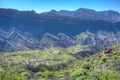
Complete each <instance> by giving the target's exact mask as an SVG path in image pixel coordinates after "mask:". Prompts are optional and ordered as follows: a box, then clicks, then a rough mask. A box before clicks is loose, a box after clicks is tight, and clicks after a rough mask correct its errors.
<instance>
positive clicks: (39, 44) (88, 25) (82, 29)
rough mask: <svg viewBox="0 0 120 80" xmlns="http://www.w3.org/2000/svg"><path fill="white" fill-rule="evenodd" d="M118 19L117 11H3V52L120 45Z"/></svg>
mask: <svg viewBox="0 0 120 80" xmlns="http://www.w3.org/2000/svg"><path fill="white" fill-rule="evenodd" d="M95 15H96V16H97V17H100V18H95ZM99 15H100V16H99ZM116 16H117V18H119V13H118V12H115V11H111V10H109V11H100V12H97V11H94V10H90V9H84V8H80V9H78V10H76V11H65V10H61V11H59V12H58V11H55V10H52V11H51V12H45V13H40V14H38V13H36V12H35V11H18V10H15V9H2V8H1V9H0V52H9V51H23V50H36V49H37V50H38V49H46V48H50V47H62V48H67V47H70V46H76V45H81V46H84V45H90V46H92V47H93V46H94V48H96V50H101V49H104V48H106V47H108V46H112V45H115V44H119V43H120V38H119V31H120V27H119V26H120V22H119V21H114V22H113V17H114V18H115V19H116V20H117V18H116ZM88 17H90V18H89V19H88ZM103 18H104V19H103Z"/></svg>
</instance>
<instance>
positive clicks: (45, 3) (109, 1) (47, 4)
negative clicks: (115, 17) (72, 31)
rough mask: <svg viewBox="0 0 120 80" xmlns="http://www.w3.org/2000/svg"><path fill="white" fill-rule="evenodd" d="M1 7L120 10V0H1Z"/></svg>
mask: <svg viewBox="0 0 120 80" xmlns="http://www.w3.org/2000/svg"><path fill="white" fill-rule="evenodd" d="M0 8H13V9H18V10H35V11H36V12H44V11H50V10H51V9H55V10H61V9H64V10H71V11H72V10H76V9H78V8H89V9H94V10H97V11H102V10H116V11H119V12H120V0H0Z"/></svg>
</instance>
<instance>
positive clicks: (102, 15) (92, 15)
mask: <svg viewBox="0 0 120 80" xmlns="http://www.w3.org/2000/svg"><path fill="white" fill-rule="evenodd" d="M47 13H49V14H57V15H61V16H69V17H75V18H79V19H81V20H105V21H110V22H120V13H118V12H117V11H113V10H107V11H95V10H91V9H85V8H79V9H78V10H76V11H67V10H60V11H55V10H51V11H50V12H47Z"/></svg>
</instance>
